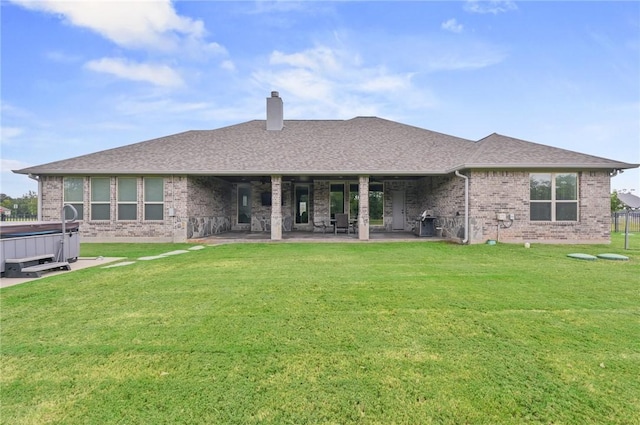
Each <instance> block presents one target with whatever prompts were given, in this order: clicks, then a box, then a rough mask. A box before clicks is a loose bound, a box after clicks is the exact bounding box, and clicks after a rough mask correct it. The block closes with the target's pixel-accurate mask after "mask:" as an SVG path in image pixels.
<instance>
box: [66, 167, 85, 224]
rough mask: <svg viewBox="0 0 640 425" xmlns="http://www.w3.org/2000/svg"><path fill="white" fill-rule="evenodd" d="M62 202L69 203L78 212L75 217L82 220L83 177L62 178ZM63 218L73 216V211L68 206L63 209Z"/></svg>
mask: <svg viewBox="0 0 640 425" xmlns="http://www.w3.org/2000/svg"><path fill="white" fill-rule="evenodd" d="M64 203H65V204H71V205H73V207H74V208H75V209H76V211H77V212H78V216H77V219H78V220H82V219H83V217H84V178H82V177H65V178H64ZM64 218H65V220H71V219H72V218H73V211H71V210H70V209H69V208H65V209H64Z"/></svg>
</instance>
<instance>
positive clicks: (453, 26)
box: [440, 18, 464, 33]
mask: <svg viewBox="0 0 640 425" xmlns="http://www.w3.org/2000/svg"><path fill="white" fill-rule="evenodd" d="M440 27H441V28H442V29H443V30H447V31H451V32H455V33H461V32H462V30H463V29H464V27H463V25H462V24H459V23H458V21H456V19H455V18H451V19H449V20H448V21H445V22H443V23H442V25H440Z"/></svg>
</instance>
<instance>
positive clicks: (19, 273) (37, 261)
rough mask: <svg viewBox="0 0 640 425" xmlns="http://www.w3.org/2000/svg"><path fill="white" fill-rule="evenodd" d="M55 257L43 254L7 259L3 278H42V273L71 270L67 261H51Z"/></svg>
mask: <svg viewBox="0 0 640 425" xmlns="http://www.w3.org/2000/svg"><path fill="white" fill-rule="evenodd" d="M54 258H55V255H53V254H45V255H36V256H33V257H24V258H7V259H6V260H5V262H4V264H5V270H4V274H5V277H10V278H11V277H13V278H16V277H17V278H24V277H42V273H43V272H45V271H51V270H61V269H64V270H71V266H70V265H69V263H68V262H67V261H53V260H54Z"/></svg>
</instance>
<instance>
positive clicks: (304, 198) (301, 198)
mask: <svg viewBox="0 0 640 425" xmlns="http://www.w3.org/2000/svg"><path fill="white" fill-rule="evenodd" d="M295 192H296V223H298V224H306V223H309V186H296V189H295Z"/></svg>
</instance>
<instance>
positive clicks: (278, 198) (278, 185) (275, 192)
mask: <svg viewBox="0 0 640 425" xmlns="http://www.w3.org/2000/svg"><path fill="white" fill-rule="evenodd" d="M281 239H282V176H275V175H274V176H271V240H273V241H279V240H281Z"/></svg>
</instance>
